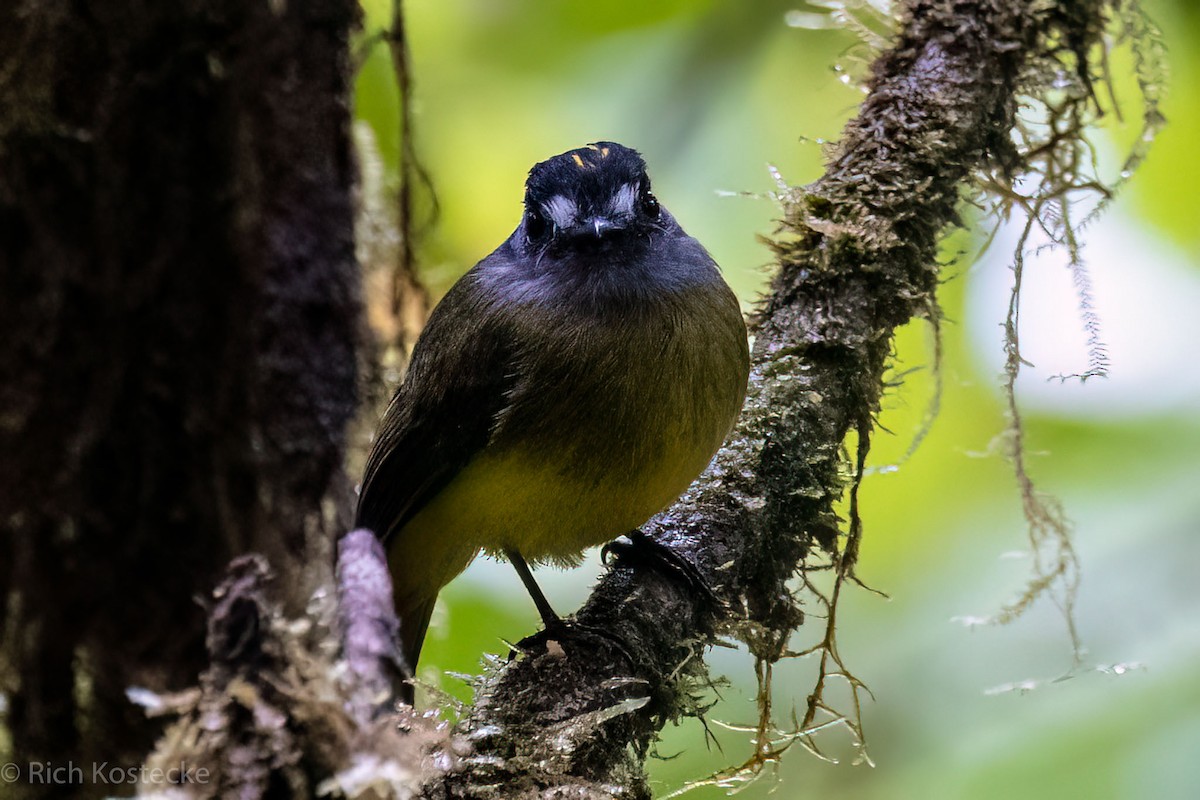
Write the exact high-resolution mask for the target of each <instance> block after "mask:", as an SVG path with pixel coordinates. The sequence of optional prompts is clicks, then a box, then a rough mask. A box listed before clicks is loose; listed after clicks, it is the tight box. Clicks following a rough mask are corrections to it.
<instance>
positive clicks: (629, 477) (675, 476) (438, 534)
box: [401, 442, 712, 580]
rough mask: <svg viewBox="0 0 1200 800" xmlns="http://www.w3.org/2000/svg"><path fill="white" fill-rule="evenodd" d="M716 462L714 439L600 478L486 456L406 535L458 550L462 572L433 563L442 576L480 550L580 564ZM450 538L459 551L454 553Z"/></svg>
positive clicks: (552, 463) (523, 455)
mask: <svg viewBox="0 0 1200 800" xmlns="http://www.w3.org/2000/svg"><path fill="white" fill-rule="evenodd" d="M688 451H691V452H688ZM711 457H712V451H711V449H710V448H709V446H708V443H707V442H706V443H705V444H704V446H703V447H702V448H700V449H699V450H697V448H695V447H678V448H674V449H673V452H670V453H669V454H668V455H667V457H665V458H663V459H662V460H661V461H660V462H659V463H657V464H651V465H645V466H644V467H643V468H641V469H640V470H638V471H637V472H636V474H630V473H628V472H626V473H624V474H612V475H606V476H604V477H603V478H601V479H600V480H599V481H594V480H588V479H583V478H580V477H579V476H576V475H573V474H571V472H570V471H568V469H566V468H564V467H563V465H562V463H561V462H556V460H554V459H553V458H550V459H547V458H543V457H538V456H536V455H533V454H530V453H528V452H520V451H518V452H509V453H500V454H491V453H484V454H482V455H481V456H480V457H479V458H476V459H475V460H474V461H472V462H471V463H470V464H469V465H468V466H467V467H466V468H465V469H464V470H463V471H462V472H461V473H459V474H458V476H457V477H455V479H454V480H453V481H452V482H451V483H450V485H449V486H447V487H446V488H445V489H443V490H442V491H441V492H439V493H438V495H437V497H436V498H434V499H433V500H432V501H431V502H430V503H429V505H427V506H426V507H425V508H424V509H422V510H421V512H420V513H418V514H417V515H416V516H415V517H414V518H413V519H412V521H411V522H409V524H408V525H406V526H405V527H404V530H403V532H402V533H401V536H403V537H404V539H405V540H406V541H409V542H412V543H413V544H414V545H416V543H417V542H419V541H428V542H431V543H432V542H434V541H436V542H437V543H438V544H439V545H440V547H430V548H427V549H425V550H424V551H425V552H437V551H438V550H444V549H453V550H454V551H456V552H455V554H454V556H453V557H452V558H451V559H449V560H450V561H451V562H459V563H458V566H457V568H455V563H447V564H438V565H432V564H431V565H428V566H429V567H430V568H433V569H434V570H435V571H438V572H444V571H445V570H453V574H457V572H459V571H461V570H462V569H463V568H464V567H465V566H466V563H467V562H469V561H470V559H471V558H472V557H473V556H474V555H475V553H477V552H479V551H480V550H487V551H490V552H496V553H499V552H502V551H503V550H506V549H515V550H518V551H520V553H521V554H522V555H523V556H525V558H526V559H529V560H531V561H550V562H555V563H561V564H570V563H575V562H577V561H578V558H579V555H580V552H581V551H582V550H584V549H586V548H588V547H592V546H595V545H599V544H603V543H604V542H607V541H609V540H611V539H613V538H615V537H617V536H620V535H621V534H623V533H627V532H628V531H630V530H633V529H634V528H636V527H638V526H639V525H641V524H642V523H644V522H645V521H646V520H647V519H649V518H650V517H651V516H653V515H654V514H655V513H656V512H657V511H660V510H661V509H663V508H665V507H666V506H667V505H668V504H669V503H670V502H671V501H673V500H674V499H675V498H676V497H678V496H679V494H680V493H681V492H683V490H684V489H686V488H687V486H688V484H689V483H690V481H691V480H692V478H693V477H694V476H695V475H696V474H697V473H699V472H700V471H701V470H702V469H703V468H704V467H705V465H706V464H707V463H708V460H709V459H710V458H711ZM448 540H449V541H448ZM451 541H453V543H454V546H453V547H451V548H447V545H448V544H450V543H451ZM446 579H447V580H448V577H447V578H446Z"/></svg>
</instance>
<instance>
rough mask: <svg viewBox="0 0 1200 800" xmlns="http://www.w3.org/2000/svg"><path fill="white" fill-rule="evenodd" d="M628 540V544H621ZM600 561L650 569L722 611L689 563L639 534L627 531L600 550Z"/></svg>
mask: <svg viewBox="0 0 1200 800" xmlns="http://www.w3.org/2000/svg"><path fill="white" fill-rule="evenodd" d="M623 540H627V541H623ZM600 558H601V559H602V560H603V562H604V563H605V565H610V564H612V563H613V562H616V563H620V564H628V565H629V566H632V567H634V568H635V569H636V568H639V567H641V568H644V567H649V568H651V569H655V570H657V571H658V572H659V573H660V574H663V575H666V576H667V577H668V578H671V579H673V580H676V581H678V582H679V583H682V584H684V585H685V586H687V587H688V588H689V589H691V590H693V591H694V592H696V593H697V594H699V595H700V596H702V597H703V598H704V599H705V600H707V601H708V602H709V603H711V604H712V605H713V607H714V608H717V609H721V608H724V607H725V602H724V601H723V600H721V598H720V597H718V596H717V594H716V592H714V591H713V590H712V587H710V586H709V585H708V581H706V580H705V578H704V575H703V574H701V572H700V570H699V568H697V567H696V565H695V564H693V563H692V562H691V561H689V560H688V559H686V558H684V557H683V556H682V555H680V554H679V553H677V552H676V551H674V550H672V549H671V548H670V547H668V546H667V545H665V544H663V543H662V542H660V541H658V540H657V539H655V538H654V537H652V536H648V535H647V534H645V533H643V532H642V531H640V530H634V531H630V532H629V533H627V534H625V536H624V537H622V538H621V539H616V540H615V541H612V542H609V543H608V544H606V545H604V547H602V548H601V549H600Z"/></svg>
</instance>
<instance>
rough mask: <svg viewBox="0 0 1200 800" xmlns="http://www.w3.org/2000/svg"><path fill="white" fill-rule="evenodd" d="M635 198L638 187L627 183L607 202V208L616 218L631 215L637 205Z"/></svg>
mask: <svg viewBox="0 0 1200 800" xmlns="http://www.w3.org/2000/svg"><path fill="white" fill-rule="evenodd" d="M637 196H638V187H637V186H636V185H635V184H632V183H627V184H625V185H624V186H622V187H621V188H620V189H618V190H617V191H616V194H614V195H613V196H612V200H610V201H609V202H608V207H609V209H610V211H611V212H612V213H613V214H616V215H618V216H625V215H628V214H632V213H633V212H634V210H635V204H636V203H637Z"/></svg>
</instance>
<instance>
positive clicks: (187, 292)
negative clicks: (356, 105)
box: [0, 0, 360, 797]
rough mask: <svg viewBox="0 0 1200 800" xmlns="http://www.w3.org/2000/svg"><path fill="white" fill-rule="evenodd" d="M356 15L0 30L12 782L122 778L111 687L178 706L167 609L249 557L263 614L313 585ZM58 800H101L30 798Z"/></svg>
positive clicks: (110, 6)
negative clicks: (78, 769)
mask: <svg viewBox="0 0 1200 800" xmlns="http://www.w3.org/2000/svg"><path fill="white" fill-rule="evenodd" d="M357 14H358V10H357V4H356V3H355V2H353V0H315V1H314V2H258V3H246V2H239V1H237V0H189V1H188V2H184V3H158V2H139V1H138V0H85V1H84V2H74V3H72V2H65V0H50V1H49V2H26V1H25V0H15V2H7V3H4V4H2V5H0V110H2V111H0V342H2V343H3V344H2V345H0V526H2V531H3V537H2V539H0V558H3V560H2V562H0V589H4V590H5V591H4V605H3V614H4V616H3V630H4V631H5V638H4V642H3V644H4V651H3V655H2V658H3V662H2V663H3V670H2V671H0V678H3V681H4V683H3V685H2V686H0V688H2V689H3V690H4V691H5V693H6V694H8V697H9V703H10V710H9V713H8V720H7V722H8V727H9V730H10V732H11V734H12V741H13V748H14V753H13V754H12V757H13V760H14V761H17V762H18V763H24V762H28V761H31V760H41V761H46V760H49V761H53V762H60V763H61V762H66V761H67V760H74V761H75V762H81V761H91V760H93V759H99V760H111V761H113V762H114V763H118V764H123V765H127V766H131V765H136V764H138V763H140V761H141V760H142V758H143V757H144V755H145V753H146V751H147V750H148V749H149V747H150V746H151V744H152V742H153V740H154V736H155V731H157V730H158V727H159V726H158V724H156V723H151V722H147V720H146V719H145V716H144V714H143V713H142V711H141V709H139V708H136V707H134V706H133V705H132V704H130V703H129V702H128V701H127V700H126V698H125V690H126V687H129V686H143V687H148V688H151V689H158V690H163V689H169V688H181V687H185V686H189V685H192V684H194V683H195V682H196V679H197V675H198V673H199V671H200V670H201V668H202V667H203V665H204V664H205V662H206V657H205V654H204V648H203V643H204V615H203V609H202V608H201V607H200V605H199V604H198V603H197V602H196V598H197V597H203V596H206V595H208V593H209V591H210V590H211V588H212V586H213V585H214V584H215V582H216V580H217V577H218V574H219V570H220V569H221V568H222V567H223V565H225V564H226V563H227V562H228V561H229V559H230V558H231V557H232V556H234V555H236V554H238V553H241V552H244V551H247V550H255V551H258V552H261V553H264V554H266V555H267V556H268V557H269V559H270V561H271V563H272V565H273V567H274V569H275V571H276V572H277V573H279V574H280V575H282V576H283V577H284V578H285V580H282V581H279V582H278V584H277V585H278V586H280V587H281V588H282V590H283V591H282V594H283V595H284V596H283V598H282V599H283V600H284V601H285V603H286V605H287V607H288V608H290V609H292V610H298V609H300V608H302V607H303V602H304V600H305V598H306V596H307V594H308V592H309V591H310V590H311V589H312V588H313V587H314V586H315V585H317V583H319V582H328V580H329V578H330V572H329V564H328V561H329V559H330V555H331V547H330V540H331V536H330V534H331V532H333V531H334V530H337V529H344V526H345V524H346V521H347V519H346V517H345V515H344V512H345V511H346V509H347V508H348V502H347V500H348V494H349V492H348V482H347V481H346V480H345V477H344V476H343V473H342V460H343V455H344V443H343V435H344V434H343V430H344V428H345V425H346V422H347V420H348V419H349V417H350V416H351V415H352V414H353V413H354V411H355V409H356V404H357V369H358V365H357V352H358V342H359V338H360V313H359V304H360V300H359V276H358V272H357V266H356V263H355V260H354V249H353V213H352V202H351V190H352V187H353V184H354V178H355V170H354V164H353V159H352V154H351V151H350V145H349V140H348V120H349V113H348V99H347V98H348V91H349V65H348V39H349V35H350V33H351V31H352V29H353V27H354V26H355V24H356V21H357ZM85 783H86V782H85ZM72 788H73V790H74V791H77V792H78V793H79V794H80V795H90V794H96V793H101V794H103V793H105V792H106V787H103V786H92V785H84V786H77V787H62V786H58V787H41V788H40V789H38V790H36V791H33V793H34V794H46V795H52V796H54V797H62V796H65V793H66V792H67V791H70V790H72ZM107 791H112V789H111V787H109V788H108V790H107ZM126 791H128V787H127V788H126Z"/></svg>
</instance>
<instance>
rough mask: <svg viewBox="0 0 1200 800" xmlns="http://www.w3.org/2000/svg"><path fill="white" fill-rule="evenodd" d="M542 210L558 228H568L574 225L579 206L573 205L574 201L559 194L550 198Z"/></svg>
mask: <svg viewBox="0 0 1200 800" xmlns="http://www.w3.org/2000/svg"><path fill="white" fill-rule="evenodd" d="M542 208H543V210H545V212H546V216H548V217H549V218H550V221H551V222H553V223H554V225H555V226H556V227H558V228H570V227H571V226H572V225H574V224H575V216H576V215H577V214H578V213H579V206H577V205H575V201H574V200H572V199H571V198H569V197H564V196H562V195H561V194H556V195H554V197H551V198H550V199H549V200H547V201H546V202H545V203H544V204H543V205H542Z"/></svg>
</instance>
